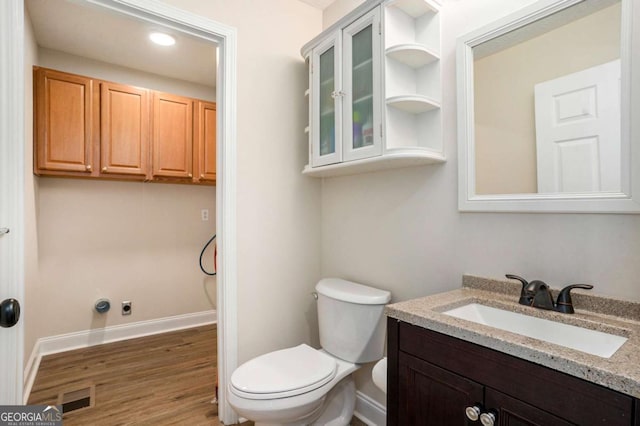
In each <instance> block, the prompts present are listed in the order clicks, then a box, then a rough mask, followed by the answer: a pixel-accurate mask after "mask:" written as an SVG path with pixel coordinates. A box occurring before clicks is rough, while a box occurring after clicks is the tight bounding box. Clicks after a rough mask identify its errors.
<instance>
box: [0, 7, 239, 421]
mask: <svg viewBox="0 0 640 426" xmlns="http://www.w3.org/2000/svg"><path fill="white" fill-rule="evenodd" d="M74 1H76V2H77V3H80V4H83V5H86V6H89V7H99V8H106V9H109V10H111V11H114V12H117V13H123V14H126V15H129V16H132V17H135V18H138V19H141V20H145V21H150V22H153V23H155V24H156V25H159V26H164V27H168V28H171V29H172V30H177V31H180V32H184V33H187V34H189V35H192V36H195V37H198V38H201V39H203V40H208V41H211V42H214V43H217V44H218V54H217V56H218V84H217V90H216V92H217V94H216V98H217V99H216V102H217V104H219V105H221V108H217V115H218V122H219V123H221V125H219V126H218V127H217V134H216V138H217V141H218V143H217V144H216V149H217V165H216V166H217V187H216V232H217V234H218V237H217V244H218V247H219V248H220V250H219V257H218V265H219V272H218V275H217V304H218V306H217V314H218V333H217V334H218V354H217V355H218V365H217V368H218V381H219V388H220V389H221V390H222V391H221V392H219V397H218V413H219V414H218V415H219V418H220V420H221V421H222V422H223V423H225V424H234V423H237V421H238V415H237V414H236V413H235V411H234V410H233V409H232V408H231V406H230V405H229V403H228V401H227V398H226V393H225V392H224V389H226V385H227V383H228V382H229V380H230V379H231V374H232V373H233V371H234V370H235V368H236V367H237V364H238V338H237V332H238V326H237V251H236V157H237V155H236V122H237V117H236V113H237V111H236V105H237V101H236V96H237V95H236V92H237V80H236V79H237V72H236V66H237V31H236V29H235V28H233V27H230V26H227V25H224V24H221V23H218V22H216V21H213V20H210V19H207V18H205V17H203V16H200V15H196V14H193V13H190V12H186V11H184V10H181V9H178V8H176V7H173V6H169V5H166V4H163V3H161V2H158V1H156V0H74ZM0 16H2V21H4V20H10V24H11V25H9V24H6V25H5V22H1V23H2V25H1V27H2V30H1V32H2V37H1V40H0V55H1V56H0V87H3V90H4V88H8V89H10V92H7V95H6V96H3V97H2V99H1V100H0V132H1V133H0V136H1V137H2V139H0V142H3V141H4V140H7V141H8V140H11V138H14V139H15V140H17V141H23V140H24V138H25V131H24V130H25V129H24V84H25V82H24V19H25V17H24V0H11V1H3V2H0ZM5 32H6V33H7V34H5ZM9 54H10V56H5V55H9ZM13 102H14V103H13ZM4 145H9V144H5V143H2V144H0V149H9V150H10V152H8V153H7V154H8V155H0V173H4V170H12V171H13V170H14V168H15V169H16V170H15V171H13V175H12V176H15V179H16V184H15V185H14V187H13V191H14V193H15V194H16V195H15V197H14V198H15V199H16V200H18V201H19V202H18V204H19V207H16V209H18V210H17V212H16V213H15V214H17V216H18V220H19V221H20V222H19V226H16V228H18V229H16V234H14V236H13V237H14V238H15V240H16V243H15V244H16V245H17V246H18V247H19V250H18V252H19V255H18V256H19V258H18V259H16V261H15V262H14V265H11V266H13V268H12V269H14V271H13V275H15V276H16V277H17V278H16V280H15V281H14V287H15V293H14V294H18V296H19V297H23V296H22V294H23V293H24V253H23V244H24V236H23V234H22V232H23V226H22V221H23V218H24V207H23V202H22V199H23V197H24V161H25V154H24V149H22V148H23V145H22V144H20V143H16V144H14V145H15V146H8V147H7V148H5V147H4ZM0 154H4V151H0ZM3 204H6V203H3ZM0 208H2V205H0ZM3 226H4V225H3ZM12 233H13V230H12ZM3 281H4V279H3ZM0 290H3V291H4V288H3V287H2V286H0ZM0 338H1V337H0ZM0 342H1V341H0ZM18 343H19V344H18V345H17V349H18V351H17V354H16V358H17V361H16V365H19V367H20V368H18V369H17V370H19V372H18V373H16V374H17V375H16V377H15V378H13V379H12V382H13V381H15V382H16V383H15V389H16V394H15V395H14V396H13V399H14V400H15V401H16V402H17V401H20V402H22V388H23V378H22V377H23V372H22V370H23V369H22V363H23V352H24V347H23V346H24V344H23V342H22V337H20V341H19V342H18ZM18 363H19V364H18ZM0 373H2V370H0ZM18 376H19V377H18ZM0 379H2V377H1V376H0ZM12 382H11V383H12ZM4 383H9V382H4ZM3 389H4V386H0V390H2V392H4V390H3ZM0 396H2V393H0ZM212 396H213V395H212Z"/></svg>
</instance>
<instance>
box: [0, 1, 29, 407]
mask: <svg viewBox="0 0 640 426" xmlns="http://www.w3.org/2000/svg"><path fill="white" fill-rule="evenodd" d="M24 84H25V78H24V5H23V0H11V1H3V2H0V88H2V89H1V90H0V92H2V97H0V185H1V186H2V187H1V188H0V193H2V194H4V195H5V196H6V198H4V197H3V198H4V199H3V200H2V201H0V218H2V219H0V220H2V221H3V222H4V221H6V222H4V223H0V227H8V228H9V229H10V233H9V234H6V235H4V236H0V238H1V240H0V249H1V250H2V252H0V254H1V256H0V300H4V299H5V298H8V297H13V298H15V299H17V300H18V301H19V302H20V303H22V304H24V266H25V260H24V258H25V256H24V187H25V181H24V172H25V152H24V144H23V143H22V141H24V139H25V127H24V126H25V121H24V113H25V110H24V109H25V91H24ZM7 201H8V202H7ZM5 249H6V251H5ZM0 347H2V348H15V350H6V349H5V350H3V353H2V357H3V361H2V362H0V383H2V385H0V404H1V405H20V404H22V387H23V381H24V379H23V374H24V369H23V362H24V361H23V359H24V320H22V321H19V322H18V324H17V325H15V326H14V327H12V328H10V329H0Z"/></svg>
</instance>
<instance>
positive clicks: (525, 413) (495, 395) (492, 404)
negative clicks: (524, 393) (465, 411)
mask: <svg viewBox="0 0 640 426" xmlns="http://www.w3.org/2000/svg"><path fill="white" fill-rule="evenodd" d="M485 406H486V407H487V408H488V409H493V410H496V411H497V412H498V422H497V424H498V425H500V426H571V425H575V423H570V422H567V421H565V420H563V419H561V418H559V417H556V416H554V415H552V414H550V413H548V412H546V411H544V410H541V409H539V408H536V407H534V406H532V405H529V404H526V403H524V402H522V401H519V400H517V399H515V398H512V397H510V396H508V395H505V394H503V393H501V392H498V391H496V390H494V389H491V388H487V389H486V390H485Z"/></svg>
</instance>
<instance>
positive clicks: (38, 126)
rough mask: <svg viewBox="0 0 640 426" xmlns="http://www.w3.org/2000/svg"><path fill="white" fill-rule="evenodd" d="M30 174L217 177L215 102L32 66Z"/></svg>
mask: <svg viewBox="0 0 640 426" xmlns="http://www.w3.org/2000/svg"><path fill="white" fill-rule="evenodd" d="M34 86H35V91H34V95H35V102H34V104H35V111H34V124H35V137H34V144H35V147H34V173H35V174H36V175H42V176H57V177H76V178H77V177H80V178H94V179H118V180H137V181H154V182H176V183H195V184H205V185H212V184H215V182H216V168H215V167H216V165H215V164H216V104H215V103H214V102H206V101H202V100H199V99H193V98H188V97H184V96H177V95H173V94H169V93H162V92H157V91H152V90H149V89H145V88H140V87H133V86H128V85H124V84H118V83H113V82H108V81H102V80H99V79H94V78H90V77H84V76H79V75H74V74H69V73H65V72H60V71H55V70H50V69H46V68H39V67H35V68H34Z"/></svg>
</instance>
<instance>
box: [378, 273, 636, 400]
mask: <svg viewBox="0 0 640 426" xmlns="http://www.w3.org/2000/svg"><path fill="white" fill-rule="evenodd" d="M520 289H521V284H520V283H517V282H509V281H500V280H493V279H487V278H481V277H475V276H471V275H465V276H464V277H463V283H462V288H460V289H458V290H452V291H448V292H445V293H439V294H434V295H432V296H427V297H422V298H418V299H412V300H407V301H405V302H399V303H394V304H391V305H388V306H387V307H386V310H385V313H386V314H387V316H389V317H392V318H396V319H399V320H401V321H404V322H407V323H410V324H414V325H417V326H420V327H424V328H427V329H429V330H433V331H436V332H439V333H442V334H446V335H449V336H452V337H457V338H460V339H462V340H466V341H468V342H472V343H476V344H478V345H481V346H485V347H487V348H491V349H494V350H497V351H500V352H503V353H507V354H509V355H513V356H515V357H518V358H521V359H525V360H527V361H531V362H534V363H536V364H540V365H544V366H546V367H549V368H552V369H554V370H557V371H561V372H563V373H566V374H569V375H572V376H575V377H579V378H581V379H585V380H588V381H590V382H593V383H597V384H599V385H602V386H605V387H607V388H610V389H614V390H617V391H619V392H622V393H625V394H627V395H631V396H633V397H635V398H640V303H634V302H629V301H624V300H616V299H611V298H608V297H600V296H596V295H592V294H585V293H588V292H585V291H581V290H578V291H575V290H573V291H572V292H571V295H572V298H573V305H574V309H575V311H576V312H575V314H563V313H559V312H553V311H548V310H543V309H538V308H531V307H528V306H522V305H520V304H518V297H519V295H520ZM556 294H557V291H556V292H554V300H555V295H556ZM468 303H481V304H483V305H486V306H493V307H496V308H500V309H505V310H510V311H513V312H518V313H522V314H526V315H530V316H535V317H539V318H546V319H549V320H552V321H557V322H562V323H565V324H571V325H576V326H579V327H584V328H589V329H592V330H598V331H604V332H607V333H611V334H615V335H618V336H623V337H626V338H627V339H628V340H627V341H626V342H625V343H624V344H623V345H622V347H620V349H618V351H616V352H615V353H614V354H613V355H612V356H611V357H610V358H602V357H599V356H596V355H591V354H588V353H585V352H581V351H578V350H575V349H570V348H566V347H564V346H560V345H555V344H552V343H547V342H544V341H542V340H537V339H533V338H530V337H526V336H522V335H520V334H516V333H511V332H508V331H502V330H499V329H497V328H494V327H490V326H486V325H482V324H477V323H475V322H471V321H466V320H463V319H459V318H455V317H452V316H449V315H445V314H443V313H442V312H444V311H447V310H449V309H452V308H456V307H459V306H463V305H466V304H468Z"/></svg>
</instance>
